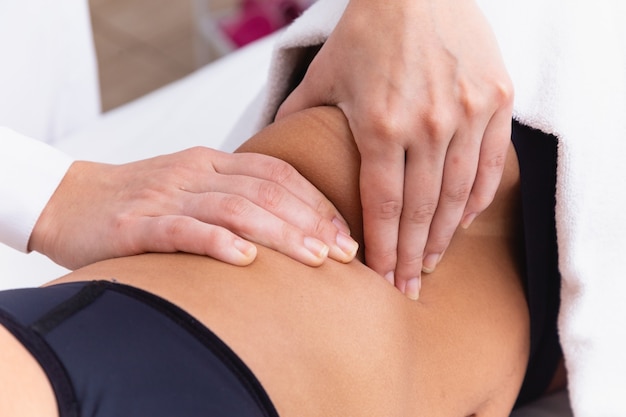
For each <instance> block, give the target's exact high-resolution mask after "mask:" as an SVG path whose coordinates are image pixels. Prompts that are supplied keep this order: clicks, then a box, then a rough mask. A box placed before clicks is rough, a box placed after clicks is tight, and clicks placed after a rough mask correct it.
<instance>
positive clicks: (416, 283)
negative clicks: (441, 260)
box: [404, 277, 422, 301]
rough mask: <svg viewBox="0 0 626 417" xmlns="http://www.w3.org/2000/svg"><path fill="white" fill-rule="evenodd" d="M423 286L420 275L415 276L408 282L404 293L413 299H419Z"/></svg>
mask: <svg viewBox="0 0 626 417" xmlns="http://www.w3.org/2000/svg"><path fill="white" fill-rule="evenodd" d="M421 288H422V280H421V279H420V278H418V277H414V278H411V279H410V280H408V281H407V282H406V287H405V292H404V293H405V294H406V296H407V297H409V298H410V299H411V300H414V301H417V299H418V298H419V297H420V289H421Z"/></svg>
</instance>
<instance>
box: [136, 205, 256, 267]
mask: <svg viewBox="0 0 626 417" xmlns="http://www.w3.org/2000/svg"><path fill="white" fill-rule="evenodd" d="M126 236H127V237H128V240H127V245H128V247H129V248H130V253H135V254H139V253H145V252H159V253H172V252H186V253H193V254H196V255H206V256H210V257H212V258H215V259H219V260H221V261H223V262H226V263H229V264H232V265H240V266H244V265H248V264H250V263H251V262H252V261H254V259H255V258H256V254H257V249H256V247H255V246H254V245H253V244H252V243H250V242H247V241H246V240H244V239H242V238H241V237H239V236H237V235H235V234H234V233H232V232H230V231H228V230H227V229H225V228H223V227H220V226H216V225H213V224H207V223H204V222H201V221H199V220H197V219H194V218H192V217H188V216H180V215H170V216H159V217H142V218H141V219H139V220H137V221H136V222H135V223H134V224H133V226H131V227H129V228H127V229H126Z"/></svg>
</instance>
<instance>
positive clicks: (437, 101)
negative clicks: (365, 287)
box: [278, 0, 513, 299]
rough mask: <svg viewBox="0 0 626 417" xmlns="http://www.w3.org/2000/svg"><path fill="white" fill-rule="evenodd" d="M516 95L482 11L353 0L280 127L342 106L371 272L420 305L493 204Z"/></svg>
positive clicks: (435, 3)
mask: <svg viewBox="0 0 626 417" xmlns="http://www.w3.org/2000/svg"><path fill="white" fill-rule="evenodd" d="M512 102H513V89H512V84H511V81H510V79H509V76H508V73H507V71H506V69H505V67H504V64H503V61H502V58H501V55H500V52H499V49H498V46H497V43H496V41H495V39H494V35H493V33H492V31H491V28H490V27H489V24H488V22H487V21H486V20H485V18H484V16H483V15H482V13H481V11H480V10H479V8H478V6H477V5H476V4H475V2H474V1H473V0H398V1H391V2H390V1H384V0H351V1H350V3H349V5H348V7H347V9H346V11H345V13H344V15H343V17H342V18H341V20H340V22H339V24H338V26H337V27H336V29H335V31H334V32H333V33H332V34H331V36H330V37H329V39H328V40H327V42H326V43H325V45H324V46H323V47H322V48H321V50H320V51H319V53H318V54H317V56H316V57H315V58H314V60H313V62H312V63H311V65H310V67H309V69H308V71H307V73H306V75H305V77H304V79H303V81H302V83H301V84H300V85H299V86H298V87H297V88H296V89H295V90H294V91H293V93H292V94H291V95H290V96H289V97H288V98H287V100H286V101H285V102H284V103H283V105H282V106H281V108H280V109H279V113H278V117H279V118H280V117H282V116H285V115H287V114H289V113H293V112H295V111H298V110H300V109H303V108H307V107H312V106H316V105H321V104H335V105H337V106H339V107H340V108H341V109H342V110H343V111H344V113H345V114H346V116H347V118H348V120H349V123H350V127H351V129H352V131H353V133H354V136H355V140H356V143H357V145H358V148H359V151H360V153H361V199H362V205H363V221H364V237H365V257H366V261H367V264H368V265H369V266H370V267H372V268H373V269H374V270H375V271H377V272H378V273H380V274H381V275H383V276H385V277H386V278H387V279H388V280H389V281H390V282H392V283H395V285H396V286H397V287H398V288H399V289H400V290H401V291H402V292H404V293H405V294H407V295H408V296H409V297H410V298H413V299H415V298H417V297H418V294H419V289H420V287H421V273H422V271H424V272H431V271H433V270H434V269H435V267H436V265H437V264H438V262H439V261H440V260H441V257H442V254H443V253H444V252H445V250H446V248H447V247H448V244H449V243H450V240H451V238H452V236H453V234H454V232H455V230H456V229H457V227H458V226H459V224H461V225H463V226H464V227H467V226H469V225H470V223H471V222H472V220H473V219H474V218H475V217H476V216H477V215H478V214H480V213H481V212H482V211H483V210H484V209H485V208H487V206H488V205H489V204H490V203H491V201H492V200H493V197H494V195H495V192H496V189H497V187H498V184H499V182H500V179H501V176H502V171H503V166H504V161H505V155H506V151H507V148H508V144H509V141H510V129H511V113H512Z"/></svg>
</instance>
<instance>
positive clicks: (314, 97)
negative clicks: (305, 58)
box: [276, 74, 335, 120]
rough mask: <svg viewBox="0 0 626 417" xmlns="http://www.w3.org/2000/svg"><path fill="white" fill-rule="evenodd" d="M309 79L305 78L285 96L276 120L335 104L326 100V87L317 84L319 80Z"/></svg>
mask: <svg viewBox="0 0 626 417" xmlns="http://www.w3.org/2000/svg"><path fill="white" fill-rule="evenodd" d="M307 75H308V74H307ZM309 79H310V76H305V77H304V79H303V80H302V82H301V83H300V84H299V85H298V87H296V89H295V90H293V91H292V92H291V94H289V96H287V98H286V99H285V101H284V102H283V104H281V106H280V107H279V108H278V112H277V113H276V120H280V119H281V118H283V117H286V116H289V115H290V114H292V113H296V112H298V111H301V110H305V109H308V108H311V107H317V106H321V105H332V104H335V103H332V102H331V100H329V99H328V97H329V94H328V92H327V90H328V88H327V86H326V85H324V84H323V83H319V81H320V80H316V81H317V82H311V81H309ZM320 84H321V85H320Z"/></svg>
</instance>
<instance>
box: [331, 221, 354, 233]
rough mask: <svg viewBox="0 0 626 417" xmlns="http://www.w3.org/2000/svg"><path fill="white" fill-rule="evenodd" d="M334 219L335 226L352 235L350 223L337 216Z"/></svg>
mask: <svg viewBox="0 0 626 417" xmlns="http://www.w3.org/2000/svg"><path fill="white" fill-rule="evenodd" d="M332 221H333V224H334V225H335V227H336V228H337V229H339V231H340V232H344V233H345V234H347V235H348V236H350V227H349V226H348V223H346V221H345V220H343V219H340V218H339V217H335V218H333V220H332Z"/></svg>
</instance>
